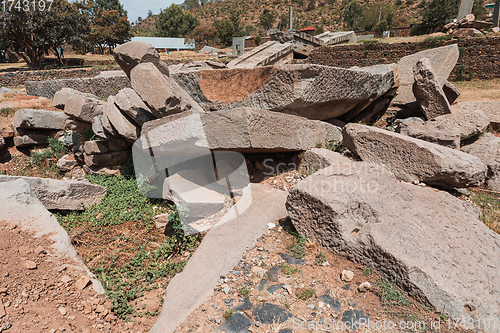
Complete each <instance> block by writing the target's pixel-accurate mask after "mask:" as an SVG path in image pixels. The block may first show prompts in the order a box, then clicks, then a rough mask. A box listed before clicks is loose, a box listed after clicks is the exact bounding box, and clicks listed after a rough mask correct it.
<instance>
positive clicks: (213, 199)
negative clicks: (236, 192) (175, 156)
mask: <svg viewBox="0 0 500 333" xmlns="http://www.w3.org/2000/svg"><path fill="white" fill-rule="evenodd" d="M163 198H164V199H170V200H171V201H174V202H175V204H176V205H177V207H179V205H180V206H181V207H183V208H184V209H186V210H187V211H188V212H189V217H190V218H205V217H208V216H211V215H213V214H215V213H217V212H219V211H221V210H222V209H223V208H224V203H225V197H224V193H219V192H217V191H216V190H215V189H213V188H210V187H209V186H206V185H205V186H204V184H202V185H200V184H197V183H194V182H193V181H191V179H189V177H187V179H186V178H185V177H183V176H182V172H181V173H176V174H175V175H172V176H170V177H167V178H166V179H165V182H164V183H163Z"/></svg>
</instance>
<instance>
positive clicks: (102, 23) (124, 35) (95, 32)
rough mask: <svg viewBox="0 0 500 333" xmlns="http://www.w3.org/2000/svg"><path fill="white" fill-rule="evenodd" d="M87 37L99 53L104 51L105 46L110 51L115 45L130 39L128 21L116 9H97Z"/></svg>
mask: <svg viewBox="0 0 500 333" xmlns="http://www.w3.org/2000/svg"><path fill="white" fill-rule="evenodd" d="M89 38H90V40H91V41H93V44H94V45H95V46H97V47H98V49H99V51H100V53H104V49H105V47H106V46H107V47H108V48H109V51H110V53H111V51H112V48H114V47H115V46H116V45H118V44H123V43H125V42H126V41H127V40H129V39H130V23H129V22H128V19H127V17H126V16H122V15H121V14H120V12H119V11H118V10H116V9H107V10H102V9H99V10H98V11H97V13H96V15H95V16H94V18H93V22H92V25H91V33H90V35H89Z"/></svg>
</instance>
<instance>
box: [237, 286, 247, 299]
mask: <svg viewBox="0 0 500 333" xmlns="http://www.w3.org/2000/svg"><path fill="white" fill-rule="evenodd" d="M249 293H250V289H248V287H247V286H244V287H241V288H240V289H238V294H239V295H240V296H243V297H245V296H247V295H248V294H249Z"/></svg>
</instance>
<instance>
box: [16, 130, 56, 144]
mask: <svg viewBox="0 0 500 333" xmlns="http://www.w3.org/2000/svg"><path fill="white" fill-rule="evenodd" d="M47 138H48V136H47V134H40V133H22V134H19V135H17V136H15V137H14V145H15V146H16V147H32V146H37V145H44V144H46V143H47Z"/></svg>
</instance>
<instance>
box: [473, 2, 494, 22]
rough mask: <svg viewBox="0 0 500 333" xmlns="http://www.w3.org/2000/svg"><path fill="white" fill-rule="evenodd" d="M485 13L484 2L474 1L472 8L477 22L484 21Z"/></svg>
mask: <svg viewBox="0 0 500 333" xmlns="http://www.w3.org/2000/svg"><path fill="white" fill-rule="evenodd" d="M497 2H498V1H497ZM485 13H486V10H485V8H484V0H474V5H473V6H472V14H474V16H475V17H476V20H483V19H484V14H485Z"/></svg>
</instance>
